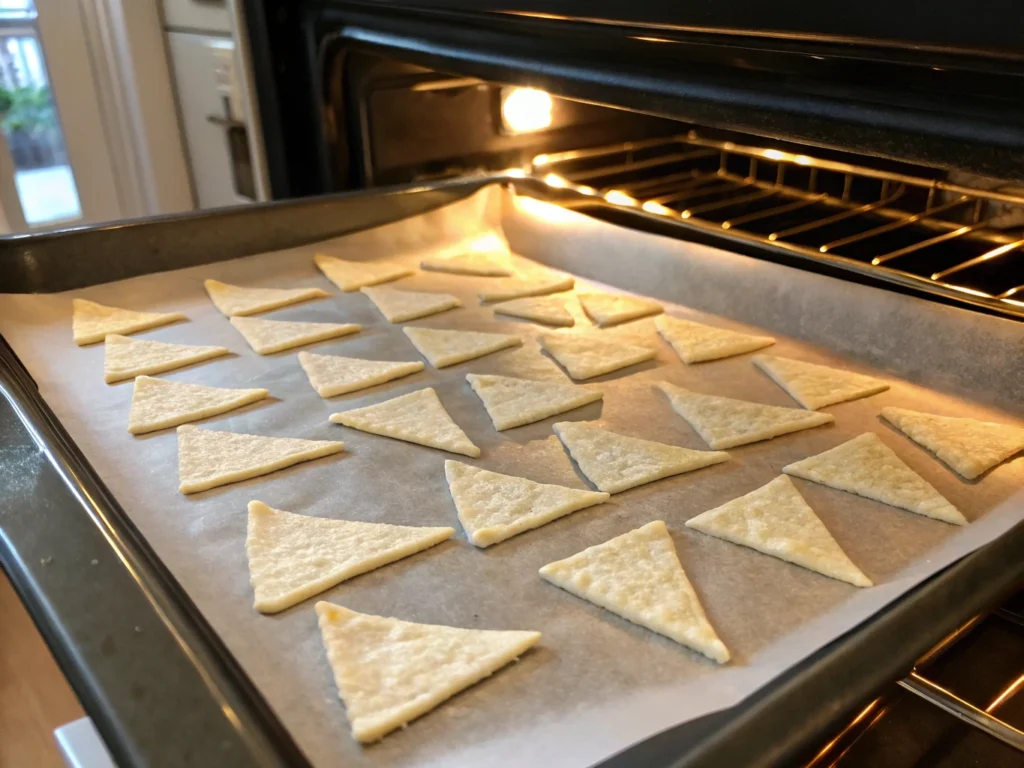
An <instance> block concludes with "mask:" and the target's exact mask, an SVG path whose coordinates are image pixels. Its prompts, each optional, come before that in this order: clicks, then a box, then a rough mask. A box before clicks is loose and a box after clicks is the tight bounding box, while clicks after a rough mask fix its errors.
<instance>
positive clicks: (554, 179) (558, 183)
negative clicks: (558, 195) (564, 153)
mask: <svg viewBox="0 0 1024 768" xmlns="http://www.w3.org/2000/svg"><path fill="white" fill-rule="evenodd" d="M544 183H545V184H547V185H548V186H549V187H558V188H559V189H565V188H566V187H568V186H569V182H568V181H566V180H565V179H563V178H562V177H561V176H559V175H558V174H557V173H549V174H548V175H547V176H545V177H544Z"/></svg>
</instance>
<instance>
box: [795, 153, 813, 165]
mask: <svg viewBox="0 0 1024 768" xmlns="http://www.w3.org/2000/svg"><path fill="white" fill-rule="evenodd" d="M793 162H794V163H796V164H797V165H810V164H811V162H812V161H811V158H809V157H808V156H807V155H797V156H796V157H794V158H793Z"/></svg>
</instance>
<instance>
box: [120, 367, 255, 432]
mask: <svg viewBox="0 0 1024 768" xmlns="http://www.w3.org/2000/svg"><path fill="white" fill-rule="evenodd" d="M266 396H267V390H265V389H225V388H223V387H206V386H203V385H202V384H186V383H184V382H181V381H164V380H163V379H154V378H152V377H150V376H139V377H138V378H137V379H135V388H134V389H133V390H132V408H131V411H130V412H129V413H128V431H129V432H131V433H132V434H133V435H141V434H144V433H146V432H154V431H156V430H158V429H167V427H176V426H178V425H179V424H184V423H186V422H189V421H197V420H199V419H205V418H208V417H210V416H216V415H217V414H219V413H226V412H228V411H233V410H234V409H235V408H241V407H242V406H243V405H248V404H249V403H255V402H256V401H257V400H262V399H263V398H264V397H266Z"/></svg>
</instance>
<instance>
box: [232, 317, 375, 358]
mask: <svg viewBox="0 0 1024 768" xmlns="http://www.w3.org/2000/svg"><path fill="white" fill-rule="evenodd" d="M231 324H232V325H233V326H235V329H236V330H237V331H238V332H239V333H240V334H242V336H244V337H245V340H246V341H247V342H249V346H250V347H252V348H253V351H255V352H258V353H259V354H261V355H270V354H273V353H274V352H282V351H283V350H286V349H291V348H292V347H301V346H302V345H304V344H312V343H313V342H314V341H324V340H326V339H334V338H337V337H338V336H347V335H349V334H350V333H356V332H358V331H360V330H362V326H360V325H357V324H355V323H304V322H296V321H293V320H262V319H260V318H258V317H232V318H231Z"/></svg>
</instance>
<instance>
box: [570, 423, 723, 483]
mask: <svg viewBox="0 0 1024 768" xmlns="http://www.w3.org/2000/svg"><path fill="white" fill-rule="evenodd" d="M554 430H555V434H556V435H558V437H559V439H560V440H561V441H562V442H563V443H564V444H565V447H566V448H567V449H568V450H569V455H570V456H572V458H573V461H575V462H576V464H577V465H579V468H580V470H581V471H582V472H583V474H584V475H586V476H587V479H588V480H589V481H590V482H592V483H593V484H594V485H596V486H597V487H598V488H600V489H601V490H602V491H607V492H608V493H619V492H621V491H625V490H628V489H630V488H635V487H636V486H638V485H644V484H645V483H653V482H654V481H655V480H661V479H662V478H663V477H670V476H672V475H679V474H682V473H683V472H690V471H692V470H695V469H701V468H702V467H708V466H711V465H712V464H719V463H721V462H723V461H726V460H727V459H728V458H729V454H728V453H726V452H725V451H693V450H690V449H689V448H680V447H678V446H675V445H666V444H665V443H656V442H654V441H653V440H641V439H640V438H638V437H627V436H626V435H620V434H618V433H617V432H610V431H608V430H607V429H601V427H598V426H595V425H594V424H586V423H582V422H578V421H560V422H558V423H557V424H555V425H554Z"/></svg>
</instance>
